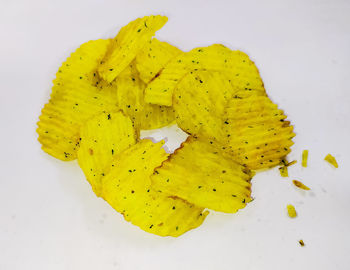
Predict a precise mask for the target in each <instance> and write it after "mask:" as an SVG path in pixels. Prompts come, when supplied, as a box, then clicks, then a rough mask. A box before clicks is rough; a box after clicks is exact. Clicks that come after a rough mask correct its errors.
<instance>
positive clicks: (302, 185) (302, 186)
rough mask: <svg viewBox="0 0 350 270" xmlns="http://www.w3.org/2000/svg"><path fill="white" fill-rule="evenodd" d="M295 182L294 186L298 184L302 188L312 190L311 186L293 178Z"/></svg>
mask: <svg viewBox="0 0 350 270" xmlns="http://www.w3.org/2000/svg"><path fill="white" fill-rule="evenodd" d="M293 184H294V186H296V187H298V188H300V189H304V190H310V188H309V187H308V186H305V185H304V184H303V183H302V182H300V181H298V180H293Z"/></svg>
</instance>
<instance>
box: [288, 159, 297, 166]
mask: <svg viewBox="0 0 350 270" xmlns="http://www.w3.org/2000/svg"><path fill="white" fill-rule="evenodd" d="M295 163H297V161H296V160H293V161H291V162H288V163H287V164H286V167H290V166H292V165H294V164H295Z"/></svg>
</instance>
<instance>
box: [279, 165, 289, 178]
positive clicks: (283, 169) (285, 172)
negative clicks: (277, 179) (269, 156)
mask: <svg viewBox="0 0 350 270" xmlns="http://www.w3.org/2000/svg"><path fill="white" fill-rule="evenodd" d="M278 170H279V171H280V174H281V176H282V177H288V167H287V166H282V167H279V168H278Z"/></svg>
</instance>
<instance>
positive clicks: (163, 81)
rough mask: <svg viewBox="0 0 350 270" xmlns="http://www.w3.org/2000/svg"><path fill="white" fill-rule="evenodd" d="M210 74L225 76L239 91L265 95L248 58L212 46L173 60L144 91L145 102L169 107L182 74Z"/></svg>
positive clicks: (241, 54) (237, 52) (238, 53)
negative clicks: (206, 71) (253, 91)
mask: <svg viewBox="0 0 350 270" xmlns="http://www.w3.org/2000/svg"><path fill="white" fill-rule="evenodd" d="M200 69H205V70H211V71H220V72H225V73H227V76H228V78H229V79H230V80H231V83H232V84H233V85H234V86H235V87H236V88H237V89H239V90H245V91H251V90H252V89H253V90H257V91H261V92H263V93H265V89H264V85H263V82H262V80H261V78H260V75H259V71H258V69H257V68H256V66H255V64H254V63H253V62H252V61H251V60H250V59H249V57H248V56H247V55H246V54H245V53H243V52H241V51H232V50H230V49H229V48H227V47H225V46H223V45H220V44H214V45H211V46H209V47H202V48H195V49H193V50H191V51H190V52H188V53H184V54H180V55H179V56H178V57H175V58H173V59H172V60H171V61H170V62H169V63H168V64H167V65H166V66H165V68H164V69H163V70H162V71H161V73H160V75H159V76H158V77H157V78H155V79H154V80H153V81H152V82H151V83H150V84H149V85H148V86H147V88H146V90H145V93H146V94H145V101H146V102H148V103H152V104H158V105H165V106H171V105H172V96H173V91H174V89H175V87H176V85H177V84H178V82H179V81H180V80H181V79H182V78H183V77H184V76H185V74H186V73H188V72H190V71H194V70H200Z"/></svg>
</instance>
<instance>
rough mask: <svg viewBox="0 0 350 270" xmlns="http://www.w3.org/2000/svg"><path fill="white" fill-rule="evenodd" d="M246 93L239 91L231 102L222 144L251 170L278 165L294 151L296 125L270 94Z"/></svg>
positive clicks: (224, 121)
mask: <svg viewBox="0 0 350 270" xmlns="http://www.w3.org/2000/svg"><path fill="white" fill-rule="evenodd" d="M244 94H245V92H244V91H243V92H242V94H241V93H240V92H238V93H237V94H236V95H235V96H234V98H232V99H231V100H230V101H229V103H228V106H227V109H226V118H224V119H223V120H222V122H223V123H224V125H223V126H224V128H223V132H224V136H223V138H224V143H222V145H224V146H223V148H225V149H226V150H227V151H228V152H230V153H231V154H232V156H233V158H234V160H235V161H237V162H238V163H241V164H243V165H244V166H246V167H247V168H249V169H251V170H258V169H265V168H270V167H273V166H276V165H278V164H280V162H281V160H283V159H284V158H285V156H286V155H287V154H288V153H289V152H290V151H291V150H290V146H291V145H293V141H292V140H291V139H292V138H293V137H294V136H295V134H294V133H293V126H290V122H289V121H285V119H286V116H285V115H284V113H283V111H282V110H279V109H278V108H277V105H276V104H274V103H273V102H272V101H271V100H270V99H269V98H268V97H267V96H263V95H260V96H259V95H251V96H246V97H245V96H244Z"/></svg>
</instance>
